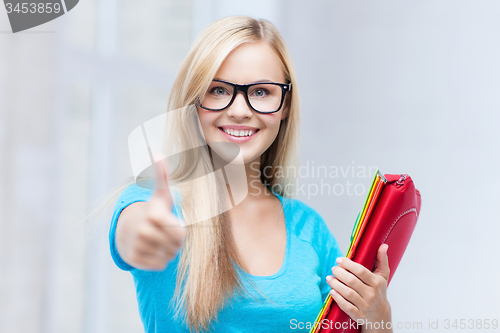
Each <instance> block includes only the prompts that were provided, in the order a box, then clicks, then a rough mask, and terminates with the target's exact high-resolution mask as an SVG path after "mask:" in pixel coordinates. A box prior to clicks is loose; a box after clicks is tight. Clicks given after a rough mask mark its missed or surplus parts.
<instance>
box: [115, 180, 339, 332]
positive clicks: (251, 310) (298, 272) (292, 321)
mask: <svg viewBox="0 0 500 333" xmlns="http://www.w3.org/2000/svg"><path fill="white" fill-rule="evenodd" d="M152 193H153V191H152V190H150V189H144V188H141V187H139V186H137V185H135V184H134V185H131V186H129V187H128V188H127V189H125V190H124V191H123V192H122V194H121V196H120V197H119V198H118V200H117V202H116V205H115V208H114V214H113V217H112V220H111V227H110V232H109V242H110V250H111V256H112V257H113V260H114V262H115V263H116V265H117V266H118V267H119V268H120V269H122V270H126V271H130V272H131V273H132V275H133V278H134V282H135V286H136V292H137V302H138V305H139V313H140V316H141V319H142V322H143V324H144V330H145V332H147V333H152V332H179V333H180V332H182V333H187V332H189V330H188V328H187V327H186V326H182V325H181V324H180V323H179V322H176V321H173V319H172V315H173V313H174V310H173V309H172V308H170V307H169V303H170V300H171V299H172V297H173V294H174V289H175V279H176V272H177V270H176V268H177V264H178V262H179V253H178V254H177V256H176V257H175V258H174V259H173V260H172V261H170V262H169V263H168V265H167V267H166V269H165V270H163V271H147V270H139V269H136V268H134V267H132V266H130V265H128V264H127V263H125V262H124V261H123V259H122V258H121V257H120V255H119V254H118V251H117V249H116V244H115V230H116V222H117V220H118V216H119V214H120V212H121V211H122V210H123V209H124V208H125V207H127V206H128V205H130V204H132V203H134V202H137V201H148V200H149V199H150V197H151V195H152ZM276 196H277V197H278V198H279V199H280V201H281V204H282V207H283V212H284V214H285V222H286V231H287V242H286V252H285V259H284V261H283V264H282V266H281V268H280V270H279V271H278V272H276V273H275V274H273V275H269V276H254V275H250V274H248V273H246V272H245V271H243V270H242V269H241V268H240V267H237V269H238V271H239V272H240V274H244V275H246V276H247V277H250V278H251V279H253V281H254V282H255V283H256V284H257V286H258V288H259V290H260V291H262V292H263V293H264V294H265V295H266V296H267V297H268V298H270V299H271V300H272V301H273V302H274V304H272V303H271V302H269V300H267V299H265V298H264V297H262V296H261V295H259V294H258V293H255V294H253V295H252V298H251V299H250V298H248V299H246V298H243V299H242V298H238V297H235V298H234V301H233V303H232V306H226V307H225V308H223V309H222V310H220V311H219V314H218V319H217V323H215V324H214V325H213V326H212V328H213V329H212V332H217V333H220V332H222V333H224V332H232V333H235V332H236V333H237V332H242V333H243V332H252V333H255V332H288V331H290V332H308V331H309V329H310V326H309V325H312V324H314V320H315V319H316V316H317V315H318V312H319V310H320V309H321V307H322V305H323V302H324V300H325V299H326V297H327V295H328V292H329V291H330V289H331V288H330V286H329V285H328V284H327V282H326V279H325V278H326V276H327V275H331V268H332V267H333V266H334V265H336V263H335V259H336V258H337V257H341V256H343V255H342V252H341V251H340V249H339V246H338V244H337V241H336V240H335V238H334V237H333V235H332V233H331V232H330V230H329V229H328V227H327V225H326V224H325V222H324V220H323V219H322V218H321V216H320V215H319V214H318V213H317V212H316V211H315V210H314V209H312V208H311V207H309V206H307V205H306V204H304V203H302V202H301V201H299V200H295V199H289V198H284V197H282V196H280V195H277V194H276ZM173 212H174V214H176V215H177V216H178V217H180V216H181V214H180V210H179V207H178V206H175V205H174V207H173ZM243 283H244V285H245V287H246V288H249V289H247V290H250V291H251V290H255V289H254V288H253V287H251V285H250V284H249V283H248V282H246V280H245V279H243ZM255 297H257V299H256V298H255Z"/></svg>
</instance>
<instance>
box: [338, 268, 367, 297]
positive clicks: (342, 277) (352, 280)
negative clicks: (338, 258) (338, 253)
mask: <svg viewBox="0 0 500 333" xmlns="http://www.w3.org/2000/svg"><path fill="white" fill-rule="evenodd" d="M332 274H333V275H334V277H335V278H337V279H338V280H339V281H340V282H342V283H343V284H345V285H346V286H347V287H348V288H351V289H353V290H355V291H356V292H357V293H358V294H360V295H361V296H363V295H366V294H367V293H368V292H369V288H370V287H369V286H368V285H366V284H365V283H363V281H361V280H360V279H359V278H358V277H357V276H356V275H354V274H352V273H351V272H349V271H347V270H346V269H344V268H343V267H340V266H333V268H332ZM332 280H333V279H332ZM330 286H331V285H330ZM331 287H332V286H331ZM332 288H333V287H332Z"/></svg>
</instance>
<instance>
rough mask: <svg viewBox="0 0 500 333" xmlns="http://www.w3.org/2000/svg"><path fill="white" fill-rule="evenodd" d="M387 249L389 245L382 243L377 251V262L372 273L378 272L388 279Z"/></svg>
mask: <svg viewBox="0 0 500 333" xmlns="http://www.w3.org/2000/svg"><path fill="white" fill-rule="evenodd" d="M388 250H389V245H387V244H382V245H380V247H379V248H378V251H377V262H376V263H375V270H374V271H373V273H374V274H378V275H381V276H383V277H384V279H386V280H389V276H390V272H391V270H390V269H389V257H388V256H387V251H388Z"/></svg>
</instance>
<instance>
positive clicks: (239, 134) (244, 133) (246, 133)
mask: <svg viewBox="0 0 500 333" xmlns="http://www.w3.org/2000/svg"><path fill="white" fill-rule="evenodd" d="M223 130H224V132H226V134H229V135H232V136H237V137H242V136H251V135H252V134H253V133H254V132H253V131H249V130H243V131H238V130H233V129H232V128H230V129H224V128H223Z"/></svg>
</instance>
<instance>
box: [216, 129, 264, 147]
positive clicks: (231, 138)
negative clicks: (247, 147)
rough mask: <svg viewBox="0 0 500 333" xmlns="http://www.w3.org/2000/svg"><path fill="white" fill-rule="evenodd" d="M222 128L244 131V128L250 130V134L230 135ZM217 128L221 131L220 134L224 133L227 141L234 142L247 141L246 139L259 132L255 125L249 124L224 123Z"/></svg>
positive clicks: (248, 139)
mask: <svg viewBox="0 0 500 333" xmlns="http://www.w3.org/2000/svg"><path fill="white" fill-rule="evenodd" d="M222 128H225V129H234V130H239V131H245V130H248V131H252V132H253V133H252V135H250V136H239V137H236V136H232V135H230V134H227V133H226V132H224V130H223V129H222ZM217 129H218V130H219V131H220V132H221V133H222V135H224V136H225V137H226V138H227V139H228V140H229V141H232V142H234V143H243V142H247V141H250V140H251V139H253V138H254V137H255V136H256V135H257V134H259V132H260V129H259V128H256V127H249V126H239V125H224V126H219V127H217Z"/></svg>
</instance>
